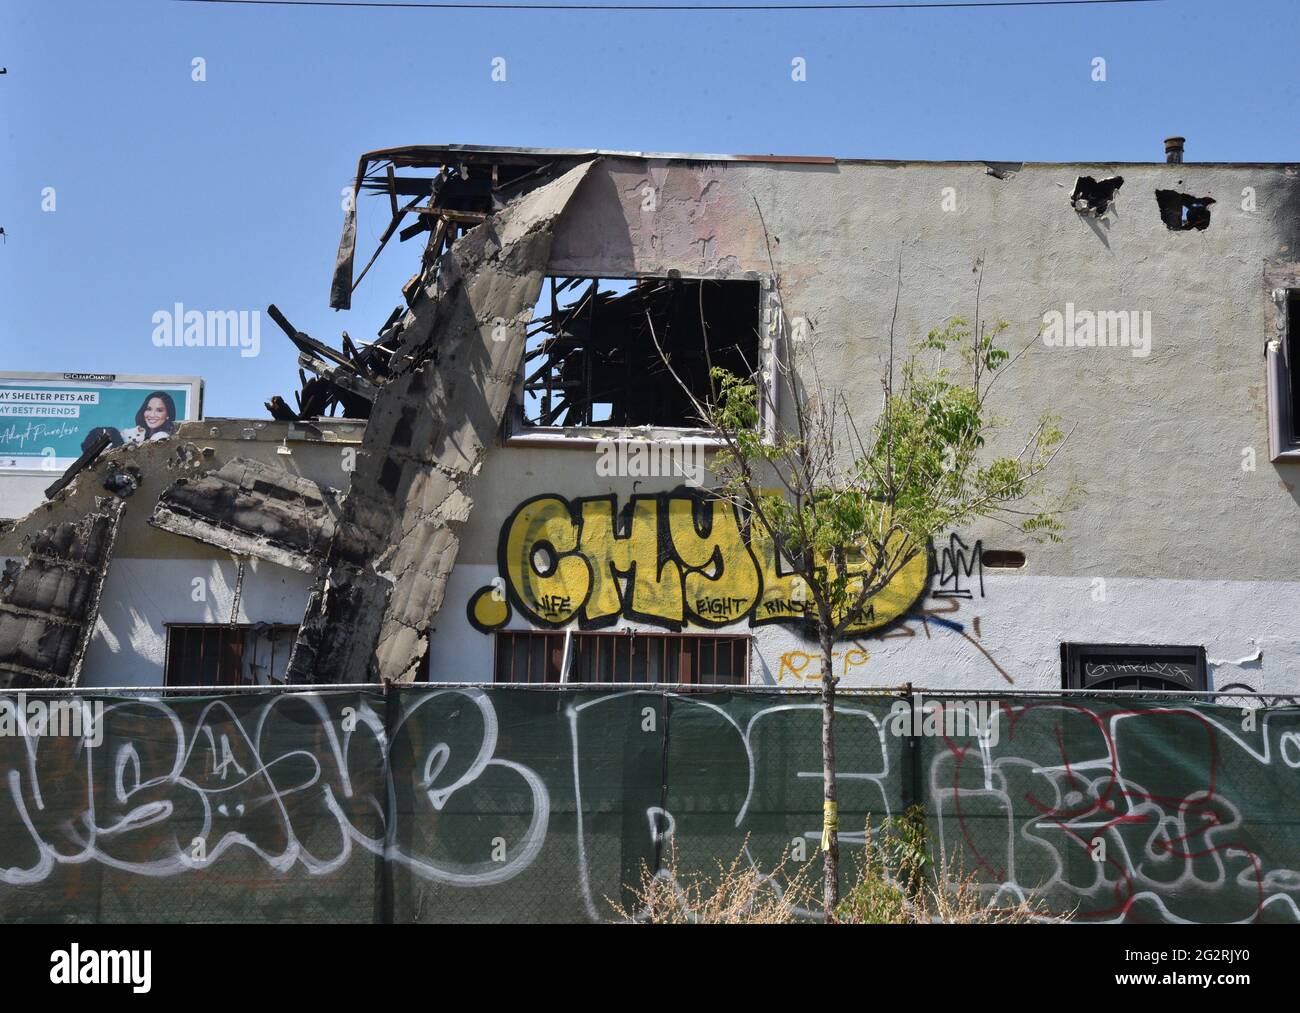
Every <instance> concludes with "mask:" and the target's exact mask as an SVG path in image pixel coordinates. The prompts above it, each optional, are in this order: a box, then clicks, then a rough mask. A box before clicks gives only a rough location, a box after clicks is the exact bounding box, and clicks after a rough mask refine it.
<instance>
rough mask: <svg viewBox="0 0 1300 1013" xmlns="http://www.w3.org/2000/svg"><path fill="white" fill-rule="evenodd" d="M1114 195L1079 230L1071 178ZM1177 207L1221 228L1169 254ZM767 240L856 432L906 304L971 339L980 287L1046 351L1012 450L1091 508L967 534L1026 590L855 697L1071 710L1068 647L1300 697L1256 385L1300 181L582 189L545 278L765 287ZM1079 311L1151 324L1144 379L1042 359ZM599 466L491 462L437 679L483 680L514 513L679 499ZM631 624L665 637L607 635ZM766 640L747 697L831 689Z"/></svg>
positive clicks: (623, 171) (618, 168)
mask: <svg viewBox="0 0 1300 1013" xmlns="http://www.w3.org/2000/svg"><path fill="white" fill-rule="evenodd" d="M1116 173H1118V174H1120V175H1122V176H1123V177H1124V184H1123V186H1122V188H1121V189H1120V190H1119V192H1118V195H1117V198H1116V200H1115V202H1114V205H1113V207H1112V209H1111V211H1110V212H1109V213H1108V214H1107V215H1105V216H1104V217H1103V218H1101V219H1096V218H1091V217H1088V216H1084V215H1080V214H1078V213H1076V212H1075V211H1074V210H1073V209H1072V208H1071V206H1070V203H1069V197H1070V193H1071V190H1072V188H1073V186H1074V182H1075V179H1076V177H1077V176H1080V175H1091V176H1094V177H1099V178H1100V177H1103V176H1108V175H1112V174H1116ZM949 188H950V189H949ZM1157 189H1174V190H1179V191H1183V192H1187V193H1191V194H1194V195H1197V196H1208V197H1213V198H1214V199H1215V201H1216V203H1215V204H1214V206H1213V207H1212V209H1211V210H1212V220H1211V224H1210V226H1209V228H1208V229H1207V230H1206V231H1204V232H1200V231H1188V232H1173V231H1170V230H1169V229H1167V228H1166V226H1165V225H1164V223H1163V222H1162V221H1161V219H1160V216H1159V212H1158V209H1157V205H1156V199H1155V190H1157ZM648 193H653V195H654V199H653V201H647V200H646V197H647V194H648ZM647 204H652V205H653V210H647ZM1252 205H1253V210H1246V209H1245V208H1249V207H1252ZM759 209H761V212H762V219H761V220H760V216H759ZM763 222H765V223H766V235H765V232H764V227H763ZM769 240H770V249H771V256H772V260H773V263H774V264H775V269H776V273H777V274H778V275H779V277H780V288H781V296H782V301H783V304H784V309H785V313H786V315H787V316H788V317H789V318H791V319H794V318H798V317H803V318H805V319H806V320H808V321H809V323H810V324H811V328H812V330H811V335H812V336H811V338H810V339H809V341H810V344H811V347H812V349H813V350H814V354H815V355H816V356H817V361H818V365H819V369H820V371H821V374H822V376H823V377H833V378H834V382H835V383H837V384H840V385H842V386H843V389H844V391H845V393H846V394H847V396H848V397H849V399H850V402H851V403H853V404H855V405H857V406H860V410H861V414H862V417H864V418H871V417H874V413H875V410H876V408H877V406H878V405H879V401H880V394H879V389H880V388H879V377H880V374H881V371H882V368H883V364H884V356H885V353H886V350H887V335H888V328H889V322H890V317H891V313H892V310H893V304H894V300H895V295H896V284H897V297H898V323H897V327H896V335H897V340H898V341H899V342H900V344H901V345H904V346H905V345H906V344H907V343H910V342H911V341H914V340H916V339H917V338H919V337H921V336H923V335H924V334H925V333H926V332H927V331H928V330H930V329H931V328H933V327H935V326H938V325H940V324H942V323H943V321H944V320H945V319H946V318H948V317H950V316H954V315H962V316H966V317H968V318H969V317H972V316H973V315H974V312H975V297H976V284H977V281H978V280H979V278H980V274H979V270H980V265H981V264H982V266H983V280H982V289H981V293H980V314H981V316H982V317H983V318H985V319H987V320H990V321H993V320H998V319H1003V320H1006V321H1008V322H1009V324H1010V329H1009V331H1008V332H1007V335H1006V343H1007V344H1008V345H1010V346H1013V347H1017V348H1018V347H1019V345H1020V344H1022V343H1030V344H1031V347H1030V348H1029V350H1028V351H1027V352H1026V354H1025V355H1024V356H1023V357H1022V358H1021V360H1020V361H1019V362H1018V363H1017V365H1016V366H1015V368H1014V369H1013V370H1012V371H1011V372H1010V373H1009V374H1008V375H1007V376H1006V377H1005V378H1004V379H1002V380H1000V381H999V386H998V390H997V394H996V398H995V401H996V404H995V410H996V411H997V412H998V413H999V414H1001V415H1002V416H1004V418H1005V422H1006V428H1005V432H1006V440H1007V444H1006V445H1008V446H1009V445H1010V443H1011V441H1012V440H1013V439H1014V437H1015V436H1016V435H1023V434H1025V433H1026V432H1028V431H1029V429H1030V427H1031V426H1032V424H1033V422H1034V421H1035V420H1036V419H1037V418H1038V416H1039V415H1040V414H1041V413H1042V412H1043V411H1046V410H1052V411H1055V412H1057V413H1059V414H1060V415H1061V416H1062V417H1063V420H1064V423H1065V427H1066V428H1067V429H1069V428H1070V427H1072V426H1073V427H1075V428H1074V432H1073V435H1072V436H1071V438H1070V440H1069V442H1068V444H1067V445H1066V448H1065V450H1064V451H1063V452H1062V454H1061V455H1060V456H1059V457H1058V459H1057V461H1056V462H1055V464H1054V465H1053V469H1052V472H1051V473H1049V474H1050V478H1051V481H1052V483H1053V484H1054V485H1056V486H1058V487H1064V486H1065V485H1066V484H1068V483H1077V484H1078V485H1080V486H1082V487H1083V489H1084V490H1085V491H1086V496H1084V497H1083V498H1082V499H1081V500H1080V501H1079V503H1078V506H1077V508H1076V509H1074V510H1073V511H1072V512H1071V513H1069V514H1068V515H1067V516H1066V517H1065V523H1066V531H1065V537H1064V540H1063V541H1062V542H1060V543H1059V544H1039V543H1036V542H1034V541H1032V540H1030V539H1029V538H1027V537H1025V536H1023V535H1019V534H1017V533H1016V532H1014V531H1010V530H1008V529H1007V528H1005V527H1003V526H1001V525H996V524H993V523H983V524H976V525H973V526H972V527H971V528H970V529H969V530H963V531H961V532H960V533H959V534H960V536H961V537H962V539H963V540H964V541H965V542H966V543H967V544H968V545H970V546H974V544H975V543H976V542H977V541H980V540H982V543H983V546H984V548H986V549H987V548H999V549H1018V550H1021V551H1023V552H1024V553H1025V554H1026V557H1027V565H1026V566H1025V567H1024V568H1023V569H1021V570H1018V571H1014V572H1007V571H999V572H997V573H992V572H989V571H986V572H985V579H984V587H983V594H982V595H981V594H980V593H979V589H978V587H976V588H975V590H974V593H973V595H972V597H971V598H969V599H953V598H942V599H941V598H936V597H929V596H927V597H925V598H923V599H922V600H921V602H920V603H918V605H917V607H916V608H914V609H913V611H912V614H911V616H910V618H908V619H907V620H906V621H905V622H903V623H901V624H899V625H897V626H895V627H894V628H892V629H891V630H890V631H888V634H887V635H885V636H883V637H881V636H871V637H866V638H863V639H862V640H861V641H859V642H858V644H857V645H856V647H857V649H858V651H859V652H860V653H859V654H851V655H849V658H848V660H849V662H850V663H849V664H848V666H847V669H846V671H845V672H844V673H843V674H844V675H845V677H846V682H847V683H849V684H860V685H889V684H896V683H899V682H903V681H909V680H910V681H912V682H915V683H919V684H923V685H927V686H952V687H963V686H965V687H980V688H995V687H1004V686H1010V685H1014V686H1015V687H1016V688H1026V689H1027V688H1059V686H1060V660H1059V644H1060V642H1061V641H1062V640H1073V641H1086V642H1109V643H1121V642H1135V643H1152V644H1168V643H1185V644H1201V645H1204V646H1205V648H1206V650H1207V653H1208V655H1209V658H1210V659H1211V664H1210V672H1211V675H1210V679H1211V684H1212V685H1214V686H1218V687H1223V686H1225V685H1229V684H1234V685H1245V686H1249V687H1250V688H1252V689H1255V690H1259V691H1274V690H1282V689H1289V690H1295V689H1297V688H1300V663H1298V659H1297V646H1296V638H1295V635H1294V632H1293V630H1294V624H1293V621H1292V618H1291V617H1293V616H1294V615H1295V606H1296V604H1297V601H1298V599H1300V584H1297V583H1296V582H1295V581H1296V577H1297V573H1296V565H1295V559H1296V554H1295V553H1294V552H1293V551H1291V550H1290V549H1289V548H1287V546H1290V545H1294V544H1296V543H1297V540H1300V501H1298V498H1297V493H1296V491H1295V490H1296V486H1297V482H1298V480H1300V469H1298V468H1297V467H1296V466H1294V465H1281V466H1275V465H1273V464H1270V463H1269V461H1268V451H1267V409H1266V404H1265V397H1264V390H1265V386H1264V381H1265V377H1264V361H1263V348H1264V342H1265V341H1266V340H1267V338H1268V337H1270V335H1269V334H1268V330H1267V326H1266V312H1267V307H1268V302H1269V292H1268V290H1267V289H1266V287H1265V284H1264V278H1263V270H1264V265H1265V264H1266V263H1272V262H1285V261H1289V260H1291V259H1293V258H1294V257H1296V249H1297V241H1298V240H1300V178H1297V174H1296V170H1295V169H1294V168H1289V167H1279V166H1197V165H1163V164H1159V165H1026V166H1024V167H1022V168H1021V169H1020V170H1019V171H1017V172H1014V173H1013V174H1011V175H1010V176H1009V177H1008V178H1005V179H999V178H996V177H995V176H993V175H991V174H989V173H988V172H987V171H986V167H985V165H984V164H983V163H974V164H969V163H962V164H941V163H931V164H913V165H901V164H870V163H841V164H839V165H834V166H824V165H815V166H797V165H781V166H775V165H749V164H740V163H705V164H700V163H695V164H690V163H671V164H669V163H654V162H651V163H643V162H635V161H630V160H617V159H613V160H607V161H606V162H604V163H602V164H601V165H600V166H598V167H597V168H596V169H595V170H594V171H593V173H592V175H591V177H590V178H589V179H588V180H587V182H586V183H584V185H583V188H582V189H581V190H580V191H579V193H578V195H577V198H576V199H575V203H574V205H573V206H572V207H571V209H570V211H569V213H568V215H567V216H566V218H565V220H564V222H563V223H562V225H561V227H560V229H559V232H558V234H557V237H556V241H555V247H554V251H553V258H552V265H551V268H552V271H553V273H556V274H565V273H574V274H592V275H606V276H609V275H615V276H617V275H625V276H626V275H632V274H636V273H643V274H645V273H648V274H663V273H666V272H668V271H670V270H677V271H681V272H682V273H683V274H685V275H688V276H704V277H724V276H735V275H738V274H742V273H753V274H757V275H769V274H770V273H771V267H770V266H769V262H768V255H769V254H768V251H769V242H768V241H769ZM900 262H901V281H900V282H896V279H898V278H899V277H900ZM1067 303H1071V304H1073V305H1074V306H1075V307H1076V309H1078V310H1083V309H1087V310H1092V311H1137V312H1139V313H1150V320H1151V324H1150V328H1151V330H1150V334H1151V345H1150V353H1149V354H1148V355H1145V356H1140V355H1134V354H1133V349H1131V348H1122V347H1101V348H1080V347H1047V346H1045V345H1044V344H1043V343H1042V342H1035V341H1034V339H1035V336H1036V335H1037V334H1038V332H1039V329H1040V326H1041V322H1042V320H1043V316H1044V313H1046V312H1047V311H1050V310H1057V311H1060V312H1062V313H1064V312H1065V311H1066V305H1067ZM1017 446H1018V445H1017ZM1251 452H1253V462H1252V461H1251V460H1250V458H1251ZM595 462H596V456H595V453H594V451H593V449H592V448H590V447H588V448H584V449H557V450H537V449H531V448H530V449H524V448H515V447H510V448H504V449H501V450H497V451H495V452H493V453H492V454H491V455H490V456H489V458H488V460H487V463H486V465H485V467H484V471H483V474H482V476H481V478H480V479H479V481H478V483H477V486H476V489H475V492H474V499H475V502H476V508H475V514H474V517H473V519H472V521H471V524H470V525H469V528H468V529H467V534H466V537H465V540H464V544H463V547H462V550H461V554H460V557H459V560H458V565H457V569H456V574H455V576H454V577H453V580H452V585H451V588H450V589H449V593H448V599H447V602H446V605H445V606H444V609H443V612H442V614H441V616H440V621H439V622H438V624H437V625H438V629H437V632H436V633H435V635H434V639H433V649H432V655H433V658H434V664H433V672H434V678H439V677H441V678H453V679H463V678H489V677H490V664H491V649H490V637H489V636H488V635H486V634H482V633H479V632H477V631H475V630H473V629H471V628H469V627H468V626H467V625H466V624H465V622H464V621H463V616H464V615H465V611H464V607H465V603H466V602H467V600H468V598H469V597H470V595H471V594H472V593H473V592H474V591H475V590H477V589H478V588H481V587H484V586H485V585H487V584H488V583H489V582H490V581H491V579H492V578H493V577H495V576H498V575H499V574H498V567H497V565H496V558H497V545H498V539H499V535H500V530H501V526H502V524H503V522H504V520H505V518H506V517H507V516H508V515H509V513H510V511H511V510H513V509H514V508H515V507H516V506H517V505H518V504H519V503H520V502H521V501H523V500H524V499H526V498H528V497H530V496H535V495H538V494H541V493H554V494H558V495H561V496H564V497H566V498H568V499H570V500H572V499H573V498H576V497H586V496H596V495H608V494H611V493H612V494H616V495H617V496H618V497H619V505H620V506H621V505H623V503H625V502H626V499H627V497H628V496H629V495H631V494H632V493H633V492H634V491H635V492H636V493H640V494H644V493H647V492H654V491H657V490H662V489H667V488H669V487H670V486H671V485H673V484H674V483H673V482H671V481H668V480H657V479H641V480H639V481H638V480H635V479H631V478H622V479H610V478H602V477H601V476H599V475H597V474H596V467H595ZM1252 463H1253V470H1249V465H1250V464H1252ZM927 612H928V613H933V614H931V615H925V613H927ZM525 625H527V624H526V623H524V622H523V621H522V620H521V618H520V617H519V616H518V615H515V616H514V617H513V618H512V620H511V622H510V623H509V626H511V627H516V628H517V627H522V626H525ZM625 625H632V626H640V625H644V624H637V623H627V622H625V621H623V620H620V621H619V622H618V623H617V624H615V626H614V627H613V628H620V627H622V626H625ZM959 627H960V628H959ZM735 629H738V630H745V631H746V632H749V627H748V624H747V623H746V622H742V623H740V624H738V625H737V626H736V627H735ZM753 632H754V633H755V643H756V651H755V659H754V665H753V679H754V681H764V682H772V683H776V684H783V685H791V684H794V678H795V675H794V673H795V670H796V669H798V670H799V671H800V672H802V673H803V674H805V675H808V676H812V677H815V676H816V674H817V671H818V665H817V663H816V661H813V662H811V664H808V663H806V661H805V659H804V658H803V656H802V654H801V652H812V651H813V650H814V648H813V646H812V645H811V644H809V643H807V642H806V641H803V640H801V639H800V638H799V637H798V636H797V635H795V634H794V633H792V632H791V631H790V630H788V629H785V628H782V627H773V626H763V627H759V628H758V629H757V630H755V631H753ZM853 647H854V645H852V644H849V645H846V646H845V650H846V652H848V651H850V650H852V649H853ZM1260 651H1262V656H1261V657H1260V658H1259V659H1256V660H1243V659H1253V658H1254V656H1255V654H1256V652H1260ZM863 655H865V656H866V659H867V660H863V657H862V656H863ZM1216 662H1218V663H1217V664H1216ZM843 663H844V661H843V659H842V660H841V664H843ZM800 666H804V667H800Z"/></svg>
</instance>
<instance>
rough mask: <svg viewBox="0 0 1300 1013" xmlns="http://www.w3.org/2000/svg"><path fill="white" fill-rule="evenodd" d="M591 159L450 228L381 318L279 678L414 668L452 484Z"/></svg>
mask: <svg viewBox="0 0 1300 1013" xmlns="http://www.w3.org/2000/svg"><path fill="white" fill-rule="evenodd" d="M593 164H594V162H591V161H588V162H584V163H581V164H579V165H578V166H577V167H575V168H572V169H570V170H568V171H567V172H565V173H564V174H563V175H561V176H559V177H558V178H556V179H553V180H550V181H549V182H547V181H544V180H536V182H539V183H540V184H541V185H538V186H535V187H532V188H531V189H529V190H528V192H526V193H522V194H520V195H519V196H517V197H515V198H514V199H512V200H511V201H510V202H509V203H508V204H507V205H506V206H505V207H503V208H502V209H500V210H497V211H496V212H495V213H494V214H493V215H492V217H491V218H490V219H488V221H487V222H485V223H484V224H483V226H482V227H480V228H475V229H472V230H471V231H469V232H468V233H466V234H465V235H463V236H461V237H460V238H458V239H457V240H455V241H454V242H453V243H452V244H451V246H450V247H449V248H448V249H447V250H446V251H445V252H444V253H442V255H441V256H440V257H439V258H438V259H437V260H436V261H434V262H433V263H430V264H428V265H427V266H426V267H425V268H424V271H423V273H422V276H421V279H420V283H419V285H418V286H417V287H416V288H415V290H414V293H413V294H414V298H413V300H412V303H411V306H410V308H409V309H408V310H407V312H406V313H405V314H404V315H402V316H401V318H400V319H399V320H396V321H392V320H391V319H390V323H389V325H388V326H387V328H386V330H385V334H386V339H385V342H384V343H385V347H386V348H387V349H389V350H390V351H391V353H392V354H391V355H390V356H389V361H388V363H387V370H388V374H387V376H385V377H383V378H382V379H381V380H380V382H379V383H378V384H377V386H376V393H375V399H374V402H373V405H372V408H371V412H370V421H369V424H368V425H367V426H366V433H365V437H364V441H363V444H362V448H361V451H360V453H359V454H358V455H357V462H356V471H355V472H353V475H352V483H351V488H350V490H349V492H348V494H347V496H346V497H345V499H344V500H343V516H342V518H341V520H340V522H339V525H338V531H337V534H336V536H335V538H334V542H333V544H332V545H331V547H330V551H329V554H328V558H329V566H328V567H327V568H326V569H325V570H324V571H323V572H322V573H321V574H320V575H319V579H318V581H317V584H316V587H315V588H314V590H313V592H312V595H311V598H310V601H309V604H308V607H307V611H306V614H305V615H304V617H303V621H302V624H301V626H300V629H299V634H298V638H297V640H296V641H295V644H294V651H293V655H292V657H291V658H290V661H289V672H288V677H289V681H290V682H343V681H352V682H355V681H360V680H363V679H364V680H365V681H381V680H383V679H392V680H394V681H409V680H411V679H412V678H414V676H415V674H416V672H417V671H418V670H419V668H420V666H421V664H422V662H423V659H424V655H425V652H426V651H427V648H428V631H429V623H430V620H431V618H432V617H433V616H434V615H435V614H436V613H437V611H438V609H439V607H440V606H441V604H442V597H443V592H444V589H445V587H446V582H447V579H448V577H449V576H450V574H451V569H452V566H453V565H454V563H455V559H456V553H457V550H458V548H459V535H458V534H457V530H458V529H459V526H460V525H461V524H462V523H463V522H464V521H465V520H466V519H467V518H468V516H469V511H470V509H471V507H472V503H471V501H470V499H469V497H468V495H467V494H466V491H465V486H466V484H467V481H468V479H469V478H470V477H471V476H472V475H474V474H476V473H477V471H478V469H479V467H480V465H481V461H482V456H483V454H484V452H485V448H486V447H487V446H488V445H489V444H490V443H491V442H492V441H493V440H494V439H495V438H496V436H497V433H498V432H499V430H500V426H501V422H502V419H503V417H504V415H505V411H506V407H507V405H508V404H509V402H510V398H511V394H512V391H513V387H514V381H515V377H516V376H517V375H518V371H519V368H520V365H521V363H522V361H523V354H524V347H525V334H526V330H527V324H528V320H529V317H530V316H531V313H532V309H533V306H534V305H535V304H536V302H537V298H538V295H539V294H540V292H541V288H542V281H543V276H544V274H545V270H546V266H547V264H548V262H549V259H550V250H551V239H552V235H553V228H554V225H555V222H556V221H557V220H558V218H559V216H560V215H561V214H562V213H563V211H564V209H565V208H566V207H567V206H568V203H569V200H570V198H571V197H572V196H573V194H574V192H575V191H576V189H577V187H578V185H579V183H581V182H582V180H583V179H584V178H585V177H586V174H587V172H588V170H589V169H590V167H591V165H593ZM394 185H397V184H396V183H395V184H394ZM497 192H498V191H497V190H496V189H493V188H486V189H485V190H484V192H483V193H482V194H480V196H479V199H481V200H490V199H494V195H495V194H496V193H497ZM467 199H468V198H467ZM471 210H472V209H471ZM370 347H372V348H373V347H376V346H370Z"/></svg>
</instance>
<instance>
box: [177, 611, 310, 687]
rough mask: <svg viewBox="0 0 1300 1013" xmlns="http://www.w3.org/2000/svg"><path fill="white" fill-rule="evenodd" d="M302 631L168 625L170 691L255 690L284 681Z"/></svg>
mask: <svg viewBox="0 0 1300 1013" xmlns="http://www.w3.org/2000/svg"><path fill="white" fill-rule="evenodd" d="M297 634H298V627H296V626H288V625H277V624H269V623H259V624H257V625H254V626H246V625H245V626H229V625H225V624H220V625H217V624H211V625H201V626H200V625H185V624H180V623H169V624H168V625H167V664H166V680H165V684H166V685H168V686H252V685H257V684H261V683H266V682H268V681H270V682H279V681H282V680H283V678H284V671H285V666H286V665H287V664H288V661H289V651H290V650H291V649H292V647H293V641H294V637H296V636H297Z"/></svg>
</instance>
